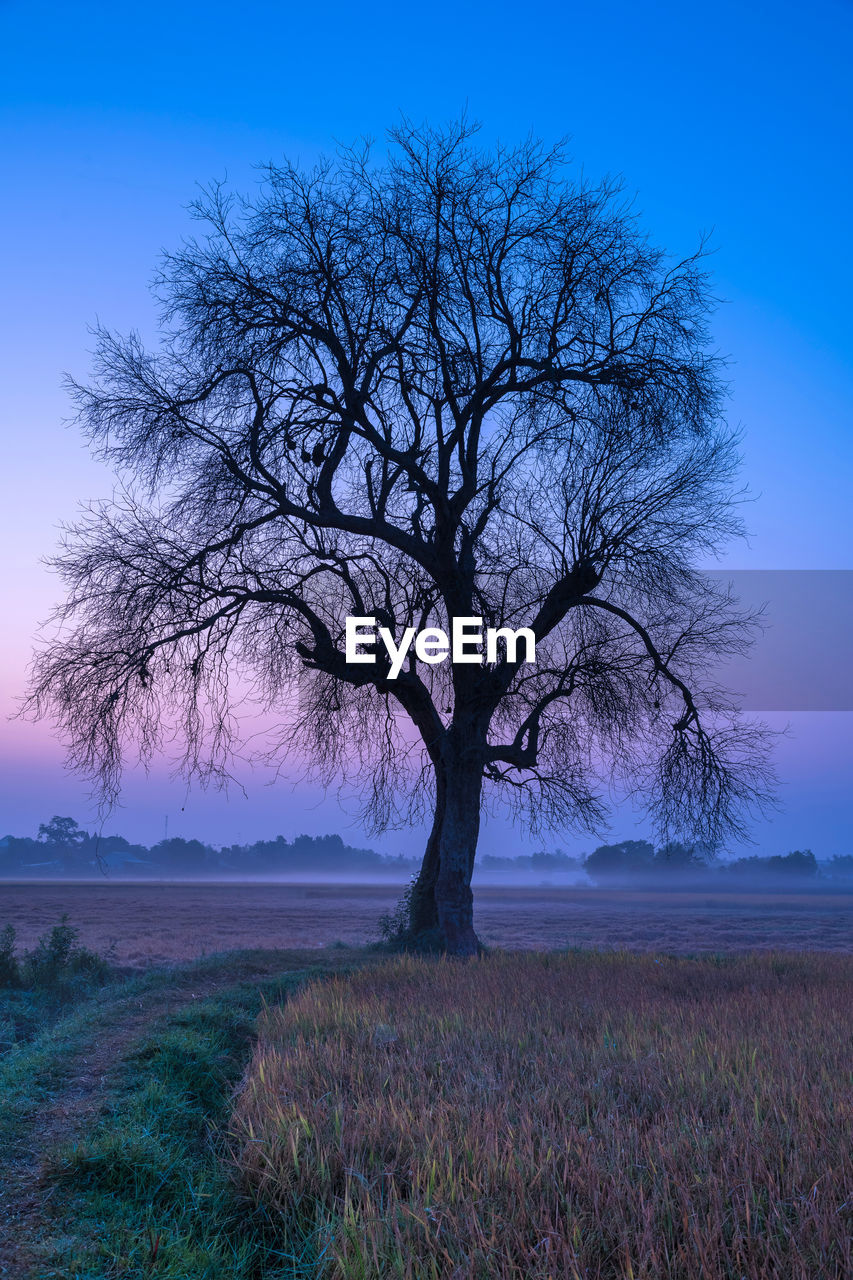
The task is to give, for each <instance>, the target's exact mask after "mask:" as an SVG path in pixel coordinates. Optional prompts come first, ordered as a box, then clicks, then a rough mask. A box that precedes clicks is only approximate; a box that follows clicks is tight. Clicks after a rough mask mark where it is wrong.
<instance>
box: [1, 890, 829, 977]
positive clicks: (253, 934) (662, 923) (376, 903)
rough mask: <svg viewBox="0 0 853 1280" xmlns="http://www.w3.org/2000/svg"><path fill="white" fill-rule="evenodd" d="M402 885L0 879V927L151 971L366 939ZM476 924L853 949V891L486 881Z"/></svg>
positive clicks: (498, 941)
mask: <svg viewBox="0 0 853 1280" xmlns="http://www.w3.org/2000/svg"><path fill="white" fill-rule="evenodd" d="M401 892H402V889H401V886H399V885H396V886H395V885H335V884H325V885H320V884H318V885H286V884H263V885H258V884H254V885H252V884H138V885H134V884H126V883H125V884H122V883H116V882H115V881H104V882H100V883H95V884H56V883H54V884H50V883H45V882H40V883H32V884H10V883H6V884H0V926H2V925H3V924H5V923H6V922H7V921H11V923H13V924H14V925H15V928H16V929H17V931H18V936H19V938H20V940H21V943H22V944H23V945H26V946H32V945H33V944H34V943H35V940H36V938H37V937H38V936H39V935H40V934H41V933H42V932H43V931H44V930H45V929H47V928H49V927H50V926H51V925H53V924H55V922H56V920H57V919H58V918H59V916H60V915H61V914H62V912H68V914H69V916H70V918H71V921H72V923H73V924H74V926H75V927H76V928H78V929H79V930H80V940H81V942H82V943H83V944H84V945H85V946H87V947H90V948H92V949H93V950H95V951H98V952H104V951H106V950H107V949H108V948H109V947H111V946H114V955H115V959H116V961H117V962H118V963H120V964H125V965H132V966H135V967H138V968H145V967H148V966H150V965H152V964H170V963H175V962H183V961H186V960H193V959H196V958H197V957H199V956H201V955H204V954H211V953H213V952H221V951H231V950H237V949H240V948H246V947H273V948H276V947H288V948H305V947H323V946H327V945H328V944H329V943H333V942H336V941H342V942H345V943H347V944H348V945H352V946H363V945H364V944H365V943H369V942H371V941H372V940H373V939H375V938H376V937H377V921H378V919H379V917H380V916H381V915H382V914H383V912H387V911H389V910H390V909H391V908H392V907H393V906H394V903H395V902H396V900H397V899H398V897H399V896H400V893H401ZM475 908H476V923H477V928H478V931H479V933H480V936H481V937H482V939H483V941H484V942H486V943H487V944H488V945H489V946H494V947H506V948H536V949H552V948H559V947H567V946H584V947H598V948H602V947H612V948H616V949H624V950H630V951H675V952H680V953H682V954H684V953H690V952H697V951H744V950H752V949H758V948H760V949H774V950H782V949H787V948H791V949H794V950H810V951H846V952H853V892H851V893H834V894H827V893H815V892H806V893H801V894H796V893H768V892H763V893H762V892H756V893H735V892H722V893H720V892H718V893H709V892H707V891H703V892H699V893H687V892H678V891H673V892H663V893H662V892H659V891H657V892H656V891H650V890H634V891H627V890H613V889H563V888H536V889H528V888H518V889H516V888H513V889H501V888H492V887H485V888H480V889H477V890H476V893H475Z"/></svg>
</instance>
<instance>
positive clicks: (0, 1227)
mask: <svg viewBox="0 0 853 1280" xmlns="http://www.w3.org/2000/svg"><path fill="white" fill-rule="evenodd" d="M281 972H282V966H281V964H277V965H276V964H264V965H259V966H258V967H257V968H254V967H253V968H252V969H250V970H249V971H248V972H247V971H245V970H244V971H241V973H240V975H239V978H236V979H235V977H233V976H231V977H228V976H225V975H223V973H222V972H218V973H216V974H212V975H207V974H203V973H202V974H197V975H180V976H178V977H177V978H176V982H175V984H174V985H170V986H168V987H162V988H155V989H154V990H151V991H146V992H143V993H141V994H136V995H133V996H124V997H122V996H120V995H118V996H116V998H115V999H114V1000H111V1001H108V1002H107V1003H105V1004H104V1005H103V1006H102V1007H101V1009H100V1010H99V1013H98V1016H97V1019H96V1021H94V1022H93V1023H92V1024H91V1025H90V1038H89V1040H88V1041H87V1043H86V1044H84V1045H83V1046H81V1048H80V1050H79V1051H78V1052H77V1053H75V1054H74V1055H73V1057H72V1060H71V1063H70V1065H69V1066H68V1069H67V1072H66V1073H64V1074H63V1078H62V1079H61V1081H60V1082H59V1083H58V1084H57V1086H56V1093H55V1096H54V1097H53V1098H52V1099H51V1101H50V1102H49V1103H48V1104H47V1105H46V1106H41V1107H40V1108H39V1109H38V1111H37V1113H36V1114H35V1115H34V1116H33V1117H31V1119H30V1120H29V1121H28V1122H27V1123H26V1124H25V1125H24V1126H22V1129H21V1132H20V1134H19V1135H18V1138H17V1141H16V1142H15V1143H14V1144H13V1145H12V1146H11V1147H10V1148H8V1149H7V1150H5V1151H0V1277H2V1278H3V1280H23V1277H26V1276H30V1275H32V1274H34V1267H35V1266H36V1263H37V1261H38V1257H39V1254H38V1253H37V1252H36V1251H35V1249H34V1248H33V1246H34V1244H35V1242H36V1241H37V1240H38V1238H39V1236H40V1235H41V1234H42V1233H43V1232H50V1229H51V1226H50V1213H49V1207H50V1206H49V1202H50V1198H51V1195H52V1188H51V1187H50V1186H49V1185H48V1184H46V1183H45V1180H44V1176H43V1170H44V1162H45V1159H46V1157H48V1156H49V1155H50V1154H51V1153H52V1152H53V1151H54V1150H55V1149H56V1148H57V1147H58V1146H59V1145H60V1144H62V1143H64V1142H68V1141H72V1140H73V1139H74V1138H76V1137H78V1136H79V1135H80V1134H81V1133H83V1132H84V1131H85V1130H86V1129H87V1128H88V1127H89V1126H90V1124H91V1123H92V1122H93V1121H94V1119H95V1118H96V1116H97V1115H98V1114H99V1113H100V1111H101V1110H102V1109H103V1107H104V1105H105V1104H106V1102H107V1100H108V1098H109V1096H110V1094H111V1092H112V1084H113V1082H112V1076H113V1073H114V1070H115V1068H116V1067H117V1066H118V1064H119V1063H120V1062H121V1061H122V1059H123V1058H125V1057H126V1056H127V1054H128V1052H129V1051H130V1050H131V1048H132V1047H133V1045H134V1044H135V1043H136V1042H137V1041H139V1040H141V1039H142V1038H143V1037H144V1035H145V1034H146V1033H147V1031H148V1030H149V1028H150V1027H151V1025H152V1024H153V1023H155V1022H156V1021H158V1020H159V1019H160V1018H162V1017H165V1016H168V1015H169V1014H170V1013H173V1012H174V1011H175V1010H176V1009H179V1008H181V1007H182V1006H183V1005H187V1004H190V1003H192V1002H193V1001H194V1000H204V999H206V998H208V997H209V996H212V995H216V993H217V992H219V991H222V990H225V989H226V988H229V987H233V986H234V985H235V982H240V981H251V980H252V979H260V978H267V977H272V976H274V975H277V974H278V973H281Z"/></svg>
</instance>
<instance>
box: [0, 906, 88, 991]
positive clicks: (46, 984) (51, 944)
mask: <svg viewBox="0 0 853 1280" xmlns="http://www.w3.org/2000/svg"><path fill="white" fill-rule="evenodd" d="M78 937H79V930H78V929H75V928H73V927H72V926H71V925H70V924H69V923H68V916H67V915H63V916H62V917H61V919H60V921H59V924H56V925H54V926H53V928H52V929H50V930H49V931H48V932H47V933H44V934H42V936H41V937H40V938H39V940H38V942H37V943H36V945H35V947H34V948H33V949H32V950H31V951H28V952H26V953H25V954H24V956H23V957H22V958H21V959H19V958H18V956H17V954H16V949H15V943H16V938H15V930H14V928H13V927H12V925H10V924H7V925H6V926H5V927H4V928H3V929H2V930H0V987H5V988H7V989H8V988H11V987H26V988H30V989H43V990H45V989H51V988H56V987H59V986H62V985H63V984H66V983H69V982H73V981H75V980H88V981H93V982H102V981H104V980H105V979H106V978H107V976H108V975H109V971H110V960H111V956H110V955H109V954H108V955H106V956H102V955H98V954H97V952H95V951H90V950H89V949H88V948H87V947H81V946H78V945H77V938H78Z"/></svg>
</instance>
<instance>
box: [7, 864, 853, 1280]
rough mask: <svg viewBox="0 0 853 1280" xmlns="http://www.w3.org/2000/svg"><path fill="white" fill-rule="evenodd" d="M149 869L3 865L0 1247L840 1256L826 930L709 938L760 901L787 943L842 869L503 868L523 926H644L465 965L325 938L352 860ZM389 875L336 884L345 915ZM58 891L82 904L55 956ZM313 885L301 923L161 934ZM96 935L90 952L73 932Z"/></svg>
mask: <svg viewBox="0 0 853 1280" xmlns="http://www.w3.org/2000/svg"><path fill="white" fill-rule="evenodd" d="M144 890H145V894H147V895H148V896H147V897H146V896H145V895H143V905H147V907H148V908H149V910H148V913H147V914H146V913H145V912H143V913H142V918H141V919H137V920H136V922H135V925H134V916H133V912H134V904H135V903H136V904H137V905H139V898H138V897H135V896H134V895H135V894H139V893H140V892H142V890H141V888H134V887H132V886H114V885H107V886H94V887H93V886H64V885H63V886H47V885H40V886H26V887H24V886H18V887H14V886H12V887H10V886H5V887H4V889H3V891H2V895H0V897H2V898H3V900H4V901H5V905H6V907H7V911H6V913H4V914H5V920H9V919H10V918H11V920H12V921H13V923H14V924H16V925H17V926H18V930H19V937H18V939H17V942H16V946H17V949H18V953H19V955H20V956H21V963H20V966H19V971H18V972H17V974H16V975H13V976H14V983H15V984H14V985H12V986H10V987H8V989H6V990H5V991H0V1031H2V1033H3V1035H2V1037H0V1099H2V1106H0V1276H3V1277H4V1280H113V1278H114V1277H127V1278H128V1280H148V1278H151V1277H160V1278H161V1280H309V1277H310V1278H311V1280H355V1278H356V1277H358V1278H359V1280H385V1278H386V1277H388V1278H389V1280H393V1278H394V1277H405V1278H406V1280H421V1277H424V1280H430V1278H431V1277H433V1278H436V1280H445V1277H446V1278H447V1280H481V1278H482V1280H485V1278H486V1277H491V1276H494V1277H495V1278H496V1280H505V1278H508V1277H513V1278H515V1277H518V1280H522V1277H523V1278H524V1280H526V1278H527V1277H528V1276H529V1277H531V1280H544V1278H545V1277H549V1278H550V1277H552V1276H553V1278H554V1280H563V1277H568V1278H569V1280H596V1278H598V1280H628V1277H632V1278H633V1280H658V1278H660V1280H721V1278H722V1277H725V1280H744V1277H745V1278H746V1280H764V1277H770V1278H771V1280H805V1278H806V1277H808V1280H824V1278H826V1280H841V1278H842V1277H844V1278H845V1280H846V1277H848V1276H849V1275H853V1257H851V1246H850V1240H851V1232H853V1218H852V1217H851V1205H853V1174H851V1146H850V1139H849V1133H850V1130H851V1122H853V1066H851V1063H853V1015H852V1014H851V1009H853V957H851V956H849V955H844V954H826V953H823V954H819V953H817V952H811V953H808V954H806V953H803V954H796V953H794V952H793V951H792V950H790V949H789V950H787V951H785V952H782V951H777V952H773V953H766V954H762V953H759V952H756V953H755V954H752V955H738V954H735V952H737V951H738V950H740V949H741V948H742V946H744V945H747V946H748V945H750V943H751V944H752V945H753V946H755V945H762V943H761V942H760V938H762V937H763V938H764V939H765V940H766V938H768V937H770V936H772V934H773V931H774V930H775V931H777V932H779V933H781V934H783V936H784V937H785V939H786V942H787V945H788V947H789V948H794V947H796V945H797V941H798V940H800V942H801V943H802V940H803V939H805V938H809V937H811V936H813V934H814V932H815V931H818V932H820V930H821V928H822V924H821V922H823V924H825V923H826V921H827V920H829V919H830V918H831V913H839V912H840V913H841V914H842V916H843V910H844V904H843V903H840V904H839V902H838V900H836V899H832V900H829V901H827V902H823V900H821V899H819V898H814V899H810V898H807V897H803V898H791V899H789V898H785V897H782V896H779V897H777V898H776V899H774V900H772V901H771V902H769V903H764V904H762V903H760V902H756V901H755V900H748V899H747V898H746V897H745V896H743V895H740V896H738V897H736V898H735V897H729V896H727V897H726V900H725V901H724V902H713V901H703V902H701V903H700V902H697V901H696V900H695V899H692V898H690V897H689V896H684V895H670V896H669V898H667V899H666V900H661V898H660V897H658V898H648V899H647V900H645V901H644V900H643V897H642V896H641V895H636V894H635V895H618V894H616V895H614V894H611V895H602V896H600V897H599V898H598V900H596V897H595V895H589V896H587V897H586V898H585V899H584V903H583V904H582V905H581V906H576V905H573V904H572V901H571V900H570V899H568V900H565V899H561V898H560V896H559V894H557V895H556V901H555V900H554V897H555V896H554V895H553V894H552V895H546V894H545V892H544V891H535V892H534V891H527V893H526V896H525V891H521V893H517V892H516V891H512V892H508V891H507V892H504V893H501V894H496V896H495V898H494V900H493V907H492V916H491V918H492V920H493V922H494V927H495V929H498V927H503V928H504V929H505V931H506V933H507V934H508V935H510V936H513V930H516V931H518V930H522V931H526V932H524V933H523V936H524V938H525V939H526V942H527V945H528V946H534V945H535V946H539V947H544V946H545V945H547V944H548V939H549V937H552V936H554V935H555V934H557V933H558V932H559V930H560V929H565V927H566V925H567V923H568V922H572V923H573V925H574V926H575V928H574V936H575V938H577V937H578V935H580V937H581V939H582V940H583V941H584V942H586V943H588V942H589V941H591V940H592V939H593V938H594V937H597V936H600V934H601V932H602V930H603V929H604V927H605V924H604V922H606V921H609V922H610V923H611V926H612V927H613V928H614V929H615V930H616V931H617V933H618V929H619V927H620V924H619V922H620V921H621V928H622V929H623V930H624V931H625V932H632V936H635V935H637V934H638V933H639V934H641V935H642V937H643V939H644V944H645V945H646V946H648V945H650V943H651V941H652V939H654V938H658V939H659V940H660V943H661V944H662V945H661V947H660V953H659V954H653V953H647V954H643V953H642V952H641V950H640V948H638V949H637V950H636V951H635V952H634V953H633V954H630V953H619V952H604V953H601V952H599V953H596V952H595V951H590V950H584V949H581V948H578V949H577V950H574V951H572V952H570V953H562V954H560V953H548V952H539V953H535V952H531V951H529V950H528V951H521V952H515V953H509V952H504V953H502V952H494V953H492V954H491V955H489V956H487V957H486V958H484V959H483V960H480V961H477V962H475V963H472V964H469V965H462V964H458V963H450V962H442V963H438V964H437V963H435V962H424V961H421V962H414V961H410V960H402V961H400V960H393V961H390V960H387V959H383V958H382V957H380V956H378V955H377V954H376V952H371V951H370V950H368V949H365V948H360V949H358V948H350V949H348V948H346V947H345V946H342V945H340V944H338V945H329V944H330V942H331V941H332V940H333V939H334V938H335V937H336V936H340V935H341V934H344V935H345V934H346V927H345V926H346V915H345V912H344V910H343V906H339V905H338V904H339V903H342V902H343V901H344V900H345V897H346V895H351V894H352V893H353V891H352V890H351V889H345V890H342V889H341V888H337V889H333V888H331V887H325V888H322V889H320V888H315V889H305V888H304V887H303V888H301V889H300V890H299V891H296V889H295V887H290V888H289V889H287V890H286V891H284V887H276V890H275V892H273V893H272V894H271V892H270V890H269V888H268V887H265V888H264V889H258V888H257V887H254V888H249V889H242V888H241V889H240V890H239V891H237V892H235V889H234V887H233V886H211V887H209V888H199V887H197V886H180V887H178V888H177V889H176V888H175V887H173V886H167V887H164V888H163V889H162V890H160V889H159V888H158V887H155V886H145V887H144ZM152 890H153V892H152ZM300 892H301V893H302V894H303V896H302V897H300V896H299V893H300ZM397 892H398V891H397V890H393V889H390V890H387V891H385V892H384V894H382V893H379V894H377V891H375V890H372V891H370V890H367V889H363V890H360V891H356V892H355V897H354V899H353V898H351V899H350V900H351V903H353V904H354V905H352V917H353V918H354V919H355V921H356V923H355V925H353V930H354V931H356V930H357V929H361V930H364V931H365V932H367V936H370V935H371V933H372V934H373V935H375V921H376V918H377V915H378V914H379V913H380V912H381V910H387V908H388V906H389V905H391V903H392V902H393V900H394V897H395V895H396V893H397ZM491 892H492V893H495V891H491ZM359 894H360V895H361V896H359ZM16 895H17V897H16ZM255 895H257V896H255ZM484 896H485V895H484ZM513 897H515V900H516V901H515V906H513ZM16 901H17V902H18V904H19V907H20V910H19V911H17V912H15V913H10V912H9V911H8V907H9V904H10V903H14V902H16ZM548 903H550V904H551V905H550V910H551V914H550V915H549V914H548V910H549V908H548V905H547V904H548ZM543 904H544V905H543ZM377 908H378V910H377ZM60 910H69V911H70V912H71V925H72V926H76V927H79V928H80V936H79V939H77V940H75V941H74V944H73V946H71V947H70V949H69V948H68V947H66V949H65V952H63V955H64V956H65V958H64V959H62V957H60V960H61V963H59V962H57V964H52V963H49V962H48V961H50V958H51V955H52V952H51V948H50V945H47V949H45V943H44V942H42V944H41V945H37V939H38V937H39V936H41V937H42V938H43V939H46V940H47V943H48V944H49V943H50V939H51V937H55V936H56V935H54V934H53V926H55V925H56V923H57V920H58V915H59V911H60ZM762 910H763V911H764V912H765V914H764V915H762V914H761V912H762ZM324 911H327V913H328V915H329V918H330V920H331V923H329V922H328V921H327V924H326V928H325V932H323V931H322V930H320V927H319V923H318V925H317V933H316V934H314V935H311V936H312V945H311V946H310V947H309V948H308V949H302V950H293V949H291V950H282V949H280V948H279V949H270V948H262V947H259V946H255V947H254V948H252V949H245V948H244V949H240V950H226V951H221V952H220V953H219V954H209V955H208V956H207V957H206V958H204V959H191V958H184V959H181V960H180V961H177V962H175V961H173V962H172V963H169V964H163V963H162V955H161V951H162V950H165V949H167V948H168V947H172V948H174V949H176V950H179V951H182V952H183V955H184V957H192V956H193V955H197V954H198V952H199V951H200V950H202V949H205V950H208V951H209V952H213V951H214V947H215V944H216V942H217V941H219V942H220V943H221V940H222V938H223V937H224V938H225V939H226V943H227V941H230V940H231V939H233V937H235V936H238V937H240V938H244V939H245V938H247V937H249V936H251V935H252V933H253V932H254V934H255V937H254V938H253V941H255V942H261V941H265V940H266V939H267V938H268V937H270V936H276V937H278V938H281V937H282V936H283V937H284V938H287V937H288V936H291V935H289V934H288V928H287V925H286V922H287V921H288V920H289V919H293V920H295V921H296V925H295V927H294V929H293V935H296V936H301V935H300V932H299V931H300V929H301V930H306V931H307V930H308V923H307V918H308V917H309V916H310V917H311V918H312V919H313V918H314V917H315V916H316V917H317V919H318V920H319V917H320V915H321V914H322V913H323V912H324ZM487 911H488V907H487V908H486V909H485V910H484V911H483V917H484V918H486V917H487ZM75 913H76V918H75ZM87 913H88V914H87ZM193 913H194V916H193ZM656 913H657V914H656ZM191 916H193V927H194V929H195V932H191V933H189V936H186V937H181V936H180V933H179V930H180V926H181V920H182V919H187V920H188V919H190V917H191ZM703 916H704V918H706V919H707V920H710V921H711V924H710V925H706V927H705V930H704V932H702V929H701V928H700V927H699V925H698V924H697V922H701V919H702V918H703ZM614 921H615V922H616V923H615V924H614V923H613V922H614ZM146 922H147V926H148V927H149V928H150V929H151V931H152V933H153V935H154V937H155V941H154V942H153V943H151V945H150V946H149V948H148V951H147V953H146V947H145V939H146ZM650 922H651V923H650ZM3 923H4V918H3V915H0V926H2V924H3ZM253 925H254V929H253ZM584 925H585V927H586V930H587V932H586V934H585V933H584ZM22 926H23V927H22ZM339 926H344V927H339ZM534 926H535V928H534ZM311 927H314V926H311ZM762 929H763V930H764V931H765V932H764V933H763V934H762V932H761V931H762ZM693 930H696V932H693ZM596 931H597V932H596ZM829 933H830V936H827V934H826V933H823V934H821V939H822V941H823V942H824V945H828V946H834V947H835V949H836V950H837V951H841V950H842V948H843V946H844V945H846V946H847V947H849V945H850V938H849V934H848V936H847V937H846V938H843V937H842V934H843V929H842V926H841V925H839V926H838V936H837V937H836V938H834V939H833V938H832V937H831V931H829ZM116 935H118V944H117V947H116V953H115V955H114V957H113V959H112V961H111V962H110V963H109V964H104V963H103V962H100V961H98V958H97V955H94V956H93V955H92V954H91V953H89V954H88V955H87V954H85V953H81V952H79V951H78V950H77V948H79V946H80V944H83V945H84V946H88V947H90V948H94V950H95V951H96V952H97V951H98V950H99V940H100V941H101V942H103V943H106V942H108V941H109V939H110V938H111V937H113V938H115V937H116ZM727 935H728V936H729V937H730V938H731V937H733V938H734V942H733V943H732V942H731V941H730V942H729V944H728V950H729V952H730V954H728V955H725V954H723V952H724V951H725V950H726V947H725V945H724V946H722V947H718V948H717V949H716V951H715V952H714V953H713V954H710V955H701V954H699V953H701V952H702V951H703V950H707V949H708V947H709V946H710V944H711V943H712V941H717V942H719V941H720V940H721V939H725V938H726V936H727ZM58 936H59V940H60V941H62V938H63V937H64V936H65V935H63V934H62V933H61V932H60V934H59V935H58ZM678 938H681V939H682V941H683V942H689V943H692V946H684V947H683V949H685V950H688V949H689V950H693V951H694V952H696V953H697V954H695V955H694V957H693V958H692V959H691V958H687V957H684V956H682V957H677V956H676V955H674V954H672V952H674V951H676V950H678V946H677V945H675V946H673V945H672V942H673V939H678ZM161 940H162V941H161ZM66 941H67V937H66ZM609 941H610V942H611V943H612V942H615V939H613V938H611V939H609ZM202 942H204V943H205V944H206V945H205V946H204V947H202V945H201V944H202ZM323 942H325V943H326V945H325V946H322V945H319V944H321V943H323ZM667 943H669V944H670V945H669V946H667V945H666V944H667ZM666 951H670V954H666ZM27 953H29V958H28V955H27ZM33 956H34V957H35V959H33V958H32V957H33ZM146 956H147V958H148V959H149V960H150V959H151V958H153V957H154V956H157V957H158V958H159V959H160V961H161V962H160V964H157V965H152V964H150V963H149V964H147V965H146V964H145V960H146ZM128 962H131V963H130V965H128ZM306 984H307V985H306ZM258 1015H261V1016H260V1022H258V1020H257V1019H258ZM259 1037H260V1038H259ZM235 1090H236V1091H237V1092H236V1095H235Z"/></svg>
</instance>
